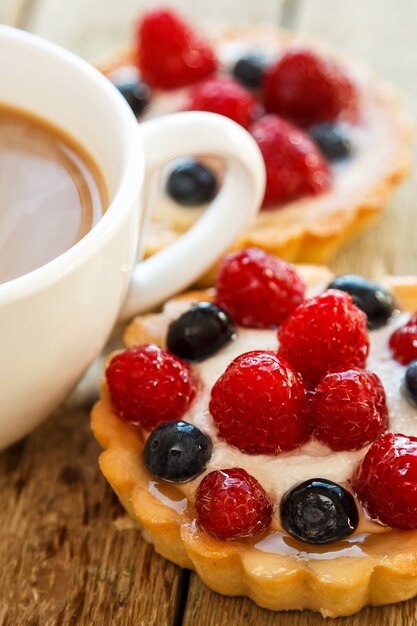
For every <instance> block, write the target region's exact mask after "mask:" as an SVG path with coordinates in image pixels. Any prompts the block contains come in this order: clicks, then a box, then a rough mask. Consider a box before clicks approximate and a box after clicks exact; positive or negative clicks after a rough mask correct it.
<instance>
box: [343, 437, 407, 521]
mask: <svg viewBox="0 0 417 626" xmlns="http://www.w3.org/2000/svg"><path fill="white" fill-rule="evenodd" d="M352 482H353V487H354V489H355V491H356V493H357V494H358V497H359V499H360V501H361V502H362V504H363V506H364V507H365V509H366V511H367V513H368V515H369V516H370V517H371V518H372V519H374V520H377V521H379V522H381V523H382V524H386V525H387V526H391V527H392V528H403V529H404V530H412V529H417V437H407V436H406V435H401V434H393V433H389V434H387V435H384V436H383V437H381V438H380V439H378V441H375V443H373V444H372V446H371V447H370V448H369V450H368V452H367V454H366V456H365V457H364V459H363V460H362V463H361V464H360V466H359V468H358V470H357V472H356V474H355V476H354V478H353V481H352Z"/></svg>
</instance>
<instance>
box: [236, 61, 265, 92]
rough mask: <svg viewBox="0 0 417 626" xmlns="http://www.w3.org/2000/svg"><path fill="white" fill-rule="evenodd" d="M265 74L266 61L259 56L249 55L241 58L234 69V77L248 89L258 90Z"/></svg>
mask: <svg viewBox="0 0 417 626" xmlns="http://www.w3.org/2000/svg"><path fill="white" fill-rule="evenodd" d="M264 73H265V60H264V59H263V58H262V57H261V56H258V55H255V54H248V55H247V56H243V57H242V58H240V59H239V60H238V61H237V62H236V63H235V65H234V66H233V69H232V74H233V76H234V77H235V78H236V79H237V80H238V81H239V82H240V83H242V85H244V87H247V89H258V87H260V86H261V83H262V79H263V76H264Z"/></svg>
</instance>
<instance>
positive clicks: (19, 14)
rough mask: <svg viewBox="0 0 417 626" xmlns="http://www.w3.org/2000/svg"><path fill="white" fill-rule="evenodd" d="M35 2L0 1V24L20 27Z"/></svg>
mask: <svg viewBox="0 0 417 626" xmlns="http://www.w3.org/2000/svg"><path fill="white" fill-rule="evenodd" d="M34 1H35V0H0V24H7V25H9V26H22V25H23V22H24V21H25V19H26V16H27V14H28V12H29V11H30V8H31V6H32V4H33V2H34Z"/></svg>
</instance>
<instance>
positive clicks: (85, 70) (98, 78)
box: [0, 24, 144, 305]
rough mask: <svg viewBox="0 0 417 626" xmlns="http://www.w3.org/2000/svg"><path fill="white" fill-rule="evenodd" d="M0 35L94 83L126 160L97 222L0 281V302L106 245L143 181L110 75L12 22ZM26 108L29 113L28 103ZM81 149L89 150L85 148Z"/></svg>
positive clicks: (131, 124)
mask: <svg viewBox="0 0 417 626" xmlns="http://www.w3.org/2000/svg"><path fill="white" fill-rule="evenodd" d="M0 39H3V40H4V39H6V40H9V41H13V42H14V43H15V42H16V41H17V42H21V43H22V44H23V45H26V46H30V47H36V48H38V49H41V50H43V51H44V52H46V53H49V54H51V55H53V56H55V57H56V58H57V59H58V60H59V61H60V62H62V63H66V64H68V65H72V66H73V67H75V68H76V69H77V71H79V72H80V73H82V74H84V75H85V76H87V77H88V78H89V79H91V80H92V81H94V82H95V83H96V84H97V87H98V89H100V91H101V93H102V94H103V96H104V97H107V98H108V99H109V101H110V102H111V105H112V106H113V109H114V110H115V112H116V113H117V114H118V115H119V122H120V129H119V131H118V132H119V133H120V141H121V144H122V146H123V148H122V151H123V162H124V165H123V172H122V175H121V178H120V181H119V183H118V186H117V189H116V191H115V193H114V194H113V197H112V198H111V200H110V202H109V205H108V207H107V208H106V211H105V212H104V214H103V216H102V217H101V218H100V219H99V221H98V222H97V224H95V225H94V226H93V228H92V229H91V230H90V231H89V232H88V233H87V234H86V235H84V237H83V238H82V239H80V240H79V241H77V242H76V243H75V244H74V245H73V246H71V248H69V249H68V250H66V251H65V252H63V253H61V254H60V255H59V256H57V257H55V258H54V259H52V260H51V261H48V262H47V263H45V264H44V265H41V266H40V267H38V268H36V269H34V270H32V271H30V272H27V273H26V274H22V275H21V276H18V277H16V278H13V279H11V280H9V281H6V282H5V283H2V284H0V305H2V304H7V303H10V302H12V301H15V300H19V299H21V298H25V297H28V296H29V295H30V294H32V293H34V292H36V291H39V290H41V289H44V288H45V287H47V286H48V285H50V284H51V283H53V282H55V281H56V280H59V278H61V277H62V276H63V275H66V274H67V273H68V272H72V271H73V270H75V269H76V268H78V267H79V266H80V265H82V264H84V263H85V262H86V261H87V260H88V259H89V258H90V257H91V256H92V255H93V254H95V253H96V252H97V250H99V249H100V248H102V247H103V246H104V245H105V244H106V242H107V241H108V240H109V239H110V238H111V237H112V235H113V233H114V231H115V230H116V229H117V225H118V223H119V221H120V220H122V219H123V217H124V216H125V214H126V213H128V212H129V211H130V210H131V203H132V197H135V196H136V195H137V196H139V190H140V189H141V188H142V185H143V179H144V149H143V146H142V145H141V143H140V141H139V132H138V129H137V120H136V117H135V116H134V114H133V112H132V110H131V109H130V107H129V105H128V104H127V102H126V101H125V99H124V98H123V96H122V95H121V94H120V93H119V92H118V90H117V89H116V88H115V87H114V86H113V85H112V84H111V82H110V81H109V80H108V78H106V77H105V76H103V74H101V72H99V70H97V69H96V68H95V67H94V66H92V65H90V64H89V63H88V62H87V61H85V60H84V59H82V58H81V57H79V56H77V55H76V54H74V53H73V52H71V51H69V50H66V49H65V48H63V47H62V46H59V45H58V44H55V43H53V42H50V41H48V40H46V39H44V38H42V37H39V36H38V35H34V34H32V33H28V32H26V31H23V30H20V29H18V28H14V27H12V26H6V25H1V24H0ZM28 110H29V111H30V107H29V108H28ZM64 130H65V129H64ZM85 148H86V149H87V150H88V146H85ZM132 182H133V183H134V184H135V185H136V186H137V194H135V192H134V190H133V191H132Z"/></svg>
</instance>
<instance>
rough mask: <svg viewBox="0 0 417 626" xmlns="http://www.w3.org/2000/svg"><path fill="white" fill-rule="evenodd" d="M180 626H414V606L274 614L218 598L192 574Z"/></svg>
mask: <svg viewBox="0 0 417 626" xmlns="http://www.w3.org/2000/svg"><path fill="white" fill-rule="evenodd" d="M182 624H183V626H202V625H203V624H204V626H223V625H226V624H227V626H235V625H236V626H238V625H239V626H240V625H241V624H242V625H243V624H244V625H245V626H323V625H324V624H327V625H328V626H415V624H417V603H416V602H414V601H410V602H404V603H402V604H396V605H393V606H392V607H384V608H383V609H380V608H366V609H364V610H363V611H361V612H360V613H358V614H357V615H353V616H352V617H341V618H337V619H324V618H323V617H321V615H318V614H317V613H311V612H310V611H303V612H299V613H295V612H288V613H273V612H272V611H267V610H265V609H261V608H259V607H258V606H256V604H254V603H253V602H251V601H250V600H248V599H247V598H227V597H224V596H220V595H219V594H217V593H214V592H213V591H210V590H209V589H207V587H206V586H205V585H204V584H203V583H202V582H201V580H200V579H199V578H198V577H197V576H195V575H193V576H192V577H191V582H190V589H189V594H188V599H187V604H186V607H185V614H184V621H183V623H182Z"/></svg>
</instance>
